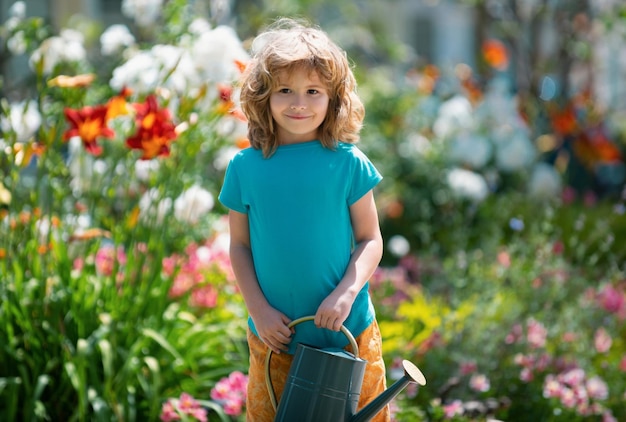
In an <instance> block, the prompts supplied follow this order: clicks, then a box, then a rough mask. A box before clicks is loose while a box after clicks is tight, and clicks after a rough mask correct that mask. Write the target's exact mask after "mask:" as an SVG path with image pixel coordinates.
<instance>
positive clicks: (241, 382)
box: [211, 371, 248, 416]
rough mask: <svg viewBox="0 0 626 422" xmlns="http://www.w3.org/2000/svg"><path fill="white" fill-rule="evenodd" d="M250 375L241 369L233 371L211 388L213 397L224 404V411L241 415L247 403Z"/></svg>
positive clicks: (232, 414)
mask: <svg viewBox="0 0 626 422" xmlns="http://www.w3.org/2000/svg"><path fill="white" fill-rule="evenodd" d="M247 388H248V376H247V375H244V374H243V373H241V372H240V371H234V372H232V373H231V374H230V375H229V376H228V377H226V378H222V379H221V380H219V381H218V382H217V384H216V385H215V387H214V388H213V389H212V390H211V398H212V399H213V400H215V401H216V402H218V403H220V404H221V405H222V406H224V413H226V414H227V415H231V416H239V415H241V414H242V413H243V407H244V405H245V403H246V396H247Z"/></svg>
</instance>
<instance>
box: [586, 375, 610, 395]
mask: <svg viewBox="0 0 626 422" xmlns="http://www.w3.org/2000/svg"><path fill="white" fill-rule="evenodd" d="M586 387H587V393H588V394H589V397H591V398H592V399H594V400H606V399H607V398H608V397H609V387H608V386H607V385H606V383H605V382H604V381H603V380H602V378H600V377H593V378H590V379H588V380H587V383H586Z"/></svg>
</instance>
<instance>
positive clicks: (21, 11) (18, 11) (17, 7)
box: [9, 1, 26, 20]
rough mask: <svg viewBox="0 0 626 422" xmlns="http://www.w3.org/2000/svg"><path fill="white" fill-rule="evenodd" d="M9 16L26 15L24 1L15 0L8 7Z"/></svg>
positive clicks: (18, 16)
mask: <svg viewBox="0 0 626 422" xmlns="http://www.w3.org/2000/svg"><path fill="white" fill-rule="evenodd" d="M9 16H11V17H12V18H17V19H20V20H21V19H24V18H25V17H26V3H24V2H23V1H16V2H15V3H13V4H12V5H11V7H10V8H9Z"/></svg>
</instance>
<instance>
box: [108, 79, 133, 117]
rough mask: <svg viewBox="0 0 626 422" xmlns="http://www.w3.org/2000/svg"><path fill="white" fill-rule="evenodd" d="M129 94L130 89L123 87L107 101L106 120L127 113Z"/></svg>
mask: <svg viewBox="0 0 626 422" xmlns="http://www.w3.org/2000/svg"><path fill="white" fill-rule="evenodd" d="M130 94H131V90H130V89H129V88H126V87H124V88H123V89H122V90H121V91H120V93H119V94H117V95H116V96H114V97H112V98H111V99H110V100H109V101H108V102H107V107H108V110H107V115H106V121H107V122H108V121H109V120H111V119H114V118H115V117H117V116H124V115H126V114H128V113H129V107H128V101H126V98H128V97H129V96H130Z"/></svg>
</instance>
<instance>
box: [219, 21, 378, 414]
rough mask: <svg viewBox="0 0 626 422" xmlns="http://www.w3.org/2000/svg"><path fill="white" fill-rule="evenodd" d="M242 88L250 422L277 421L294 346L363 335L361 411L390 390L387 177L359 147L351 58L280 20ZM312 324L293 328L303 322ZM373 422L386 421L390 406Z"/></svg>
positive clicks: (238, 255) (233, 166)
mask: <svg viewBox="0 0 626 422" xmlns="http://www.w3.org/2000/svg"><path fill="white" fill-rule="evenodd" d="M252 49H253V58H252V61H251V63H250V64H249V65H248V66H247V68H246V71H245V73H244V75H243V80H242V84H241V106H242V110H243V112H244V114H245V115H246V117H247V118H248V125H249V126H248V135H249V140H250V143H251V148H248V149H245V150H242V151H240V152H239V153H238V154H237V155H236V156H235V157H234V158H233V159H232V161H231V162H230V164H229V166H228V169H227V171H226V176H225V179H224V185H223V187H222V191H221V193H220V195H219V199H220V201H221V202H222V203H223V204H224V205H225V206H226V207H227V208H229V221H230V223H229V224H230V236H231V240H230V256H231V261H232V265H233V269H234V272H235V276H236V278H237V283H238V285H239V288H240V290H241V293H242V295H243V298H244V300H245V302H246V306H247V308H248V313H249V315H250V317H249V320H248V324H249V330H248V343H249V347H250V370H249V387H248V402H247V419H246V420H247V421H249V422H266V421H267V422H269V421H272V420H273V418H274V415H275V411H274V409H273V407H272V404H271V402H270V400H269V395H268V391H267V387H266V383H265V368H264V360H265V357H266V355H267V352H268V348H269V349H271V350H272V351H273V352H274V354H273V356H272V361H271V362H272V367H271V370H270V373H271V374H272V382H273V384H274V389H275V390H276V397H277V400H279V399H280V395H281V393H282V390H283V388H284V385H285V381H286V377H287V373H288V372H289V367H290V365H291V361H292V359H293V356H292V355H293V353H294V352H295V346H296V344H297V343H300V342H301V343H304V344H308V345H313V346H316V347H321V348H326V347H341V348H344V347H346V346H347V345H348V340H347V339H346V337H345V336H344V335H343V333H342V332H341V331H340V329H341V326H342V325H345V326H346V328H347V329H348V330H349V331H350V332H351V333H352V334H353V335H354V337H355V338H356V341H357V344H358V346H359V356H360V357H361V358H363V359H365V360H366V361H367V362H368V364H367V366H366V372H365V376H364V380H363V388H362V389H361V396H360V399H359V405H358V408H359V409H360V408H362V407H363V406H364V405H365V404H367V403H369V402H371V401H372V399H373V398H374V397H376V396H377V395H378V394H380V393H381V392H382V391H383V390H384V389H385V365H384V362H383V359H382V353H381V337H380V332H379V328H378V323H377V322H376V319H375V313H374V308H373V306H372V302H371V300H370V296H369V292H368V283H367V282H368V278H369V277H370V276H371V275H372V273H373V272H374V270H375V269H376V267H377V266H378V264H379V262H380V259H381V256H382V237H381V233H380V227H379V223H378V214H377V211H376V205H375V202H374V196H373V192H372V189H373V188H374V186H376V185H377V184H378V182H379V181H380V180H381V179H382V176H381V175H380V173H379V172H378V171H377V170H376V168H374V166H373V165H372V163H371V162H370V161H369V159H368V158H367V157H366V156H365V155H364V154H363V153H362V152H361V151H360V150H359V149H358V148H357V147H356V146H354V143H356V142H357V141H358V140H359V131H360V129H361V125H362V121H363V115H364V110H363V105H362V103H361V101H360V99H359V98H358V97H357V95H356V92H355V90H356V82H355V78H354V75H353V74H352V71H351V69H350V65H349V62H348V60H347V58H346V55H345V53H344V51H343V50H341V49H340V48H339V47H338V46H337V45H336V44H334V43H333V42H332V41H331V40H330V39H329V38H328V36H327V35H326V34H325V33H324V32H323V31H321V30H319V29H317V28H313V27H310V26H306V25H303V24H301V23H298V22H295V21H293V20H289V19H281V20H279V21H278V22H277V23H276V24H275V25H274V26H273V27H271V28H270V29H269V30H268V31H266V32H265V33H263V34H262V35H260V36H259V37H258V38H257V39H256V40H255V42H254V43H253V48H252ZM307 315H315V319H314V321H313V322H306V323H303V324H298V325H297V326H295V327H292V328H289V327H288V325H289V323H290V322H291V321H292V320H294V319H296V318H299V317H302V316H307ZM373 420H375V421H388V420H389V409H388V407H385V408H384V409H383V410H382V411H381V412H379V413H378V414H377V415H376V418H375V419H373Z"/></svg>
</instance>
